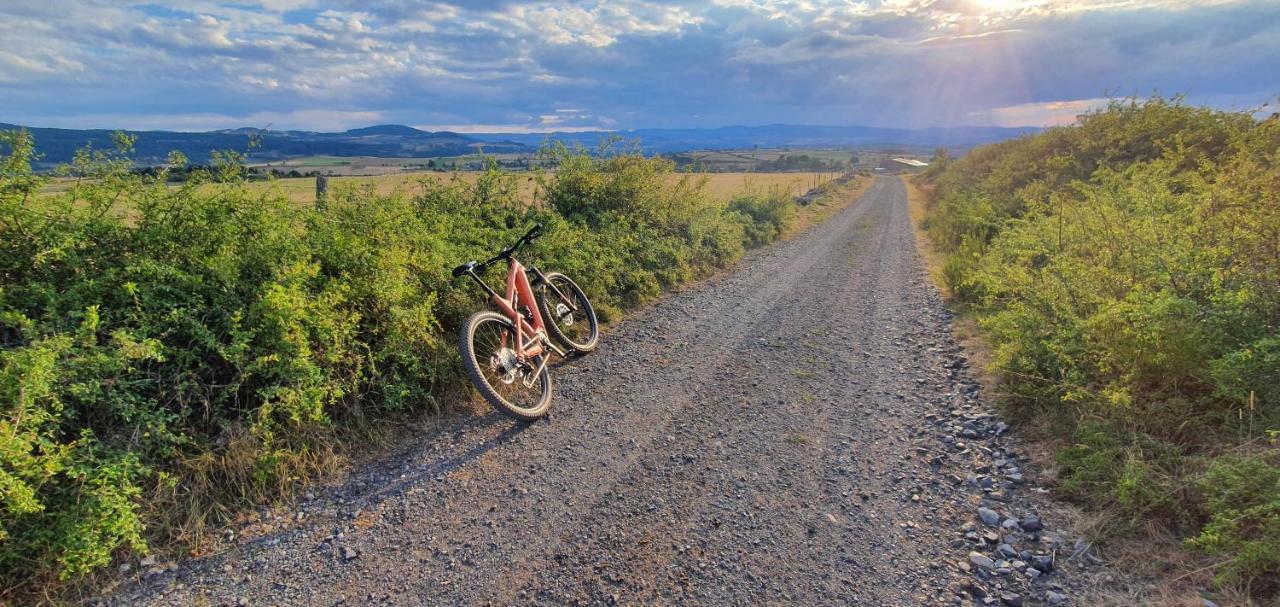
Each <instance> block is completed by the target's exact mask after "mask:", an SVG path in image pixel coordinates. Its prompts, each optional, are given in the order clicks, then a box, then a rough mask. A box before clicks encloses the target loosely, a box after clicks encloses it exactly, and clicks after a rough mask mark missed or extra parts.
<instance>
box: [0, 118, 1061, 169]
mask: <svg viewBox="0 0 1280 607" xmlns="http://www.w3.org/2000/svg"><path fill="white" fill-rule="evenodd" d="M16 128H21V127H18V126H16V125H12V124H4V123H0V130H3V129H16ZM27 128H28V129H29V130H30V131H31V133H32V135H33V136H34V137H35V142H36V151H37V153H38V154H40V160H39V163H38V164H39V166H41V167H43V168H48V167H51V166H53V165H56V164H60V163H64V162H70V161H71V159H72V158H73V156H74V154H75V152H76V150H78V149H81V148H83V147H85V146H86V145H91V146H93V147H94V148H95V149H110V148H111V145H112V144H111V133H112V131H110V130H107V129H92V130H75V129H53V128H38V127H27ZM1038 130H1039V129H1035V128H1001V127H959V128H930V129H886V128H877V127H864V126H813V125H789V124H771V125H766V126H753V127H749V126H728V127H721V128H710V129H637V130H624V131H596V132H587V133H550V134H543V133H536V134H529V133H485V134H470V135H462V134H459V133H454V132H451V131H423V130H420V129H415V128H413V127H410V126H404V125H399V124H380V125H376V126H369V127H364V128H358V129H351V130H348V131H343V132H340V133H322V132H315V131H269V130H263V129H255V128H238V129H227V130H221V131H207V132H197V133H187V132H175V131H129V132H130V133H131V134H133V135H136V136H137V138H138V140H137V143H136V145H135V151H134V155H133V158H134V159H135V160H137V161H138V162H139V163H141V164H159V163H162V162H164V161H165V158H166V157H167V156H168V154H169V152H170V151H173V150H177V151H180V152H182V153H183V154H186V156H187V158H189V159H190V160H191V161H192V162H194V163H197V164H203V163H207V162H208V161H209V156H210V153H211V152H212V151H213V150H236V151H240V152H245V151H248V152H249V157H250V159H251V160H253V161H271V160H283V159H286V158H296V157H301V156H371V157H381V158H438V157H441V156H461V155H466V154H474V153H476V152H479V151H481V150H483V151H484V152H487V153H494V154H498V153H532V152H533V151H535V150H536V149H537V148H538V146H540V145H542V144H543V143H545V142H547V141H553V140H554V141H562V142H564V143H566V144H569V145H576V144H581V145H584V146H587V147H595V146H596V145H598V144H599V143H600V142H601V141H603V140H604V139H606V138H609V137H622V138H624V139H627V140H639V141H640V143H641V145H642V146H643V147H644V149H645V151H647V152H650V153H667V152H683V151H688V150H706V149H743V148H752V147H771V148H777V147H837V146H842V147H843V146H856V147H875V148H900V149H906V150H929V149H932V148H934V147H938V146H943V147H948V148H953V149H964V148H969V147H973V146H975V145H980V144H983V143H990V142H992V141H999V140H1002V139H1009V138H1012V137H1017V136H1020V135H1024V134H1028V133H1033V132H1035V131H1038ZM252 138H257V139H258V141H257V147H255V148H253V149H252V150H250V149H249V143H250V140H251V139H252Z"/></svg>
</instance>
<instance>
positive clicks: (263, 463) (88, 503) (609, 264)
mask: <svg viewBox="0 0 1280 607" xmlns="http://www.w3.org/2000/svg"><path fill="white" fill-rule="evenodd" d="M130 143H131V142H130V141H129V140H128V138H127V137H123V136H122V137H120V140H119V149H117V150H114V151H108V152H92V151H86V152H84V153H82V154H81V155H79V156H78V157H77V160H76V162H75V163H74V164H73V165H71V166H69V167H66V168H65V169H64V171H63V173H64V176H67V177H71V178H73V180H72V182H71V185H70V187H68V188H67V189H66V190H65V191H62V192H59V193H56V194H52V195H50V194H47V193H46V194H39V192H40V190H41V187H42V185H43V184H44V182H45V181H46V178H45V177H42V176H39V175H36V174H33V173H32V171H31V168H30V162H31V160H32V149H33V147H32V141H31V139H30V137H29V136H28V135H27V134H26V133H24V132H6V133H3V134H0V153H2V155H0V600H3V597H4V596H14V595H16V594H18V593H24V592H32V591H33V589H34V588H36V587H37V586H39V585H40V584H44V583H47V582H49V581H51V580H53V579H55V578H60V579H68V578H75V577H77V576H80V575H82V574H85V573H88V572H92V571H93V570H95V569H98V568H101V567H103V566H105V565H108V564H109V563H111V562H112V560H113V558H116V557H118V556H120V555H122V554H126V553H143V552H146V551H148V550H149V546H150V545H154V544H155V542H157V541H158V542H163V543H167V542H172V541H174V540H178V541H188V542H190V541H195V539H194V538H193V537H192V536H190V535H185V534H186V533H187V532H188V531H189V530H191V529H198V528H199V526H200V523H201V522H202V521H215V522H216V521H218V520H225V518H226V517H227V516H229V514H230V513H233V512H235V511H236V510H237V509H238V508H241V507H243V506H245V505H248V504H253V503H258V502H260V501H262V500H264V499H269V498H271V497H272V496H275V495H279V494H280V492H282V491H286V490H288V488H289V487H291V486H293V485H294V484H295V483H297V482H298V481H299V480H302V479H306V478H310V477H313V476H314V475H316V474H320V473H323V472H324V471H325V470H327V469H329V468H330V467H331V466H332V465H333V463H334V462H335V460H336V458H337V457H338V456H337V455H336V451H337V445H338V444H339V442H340V440H341V438H342V436H343V431H342V430H341V429H342V428H346V427H352V426H359V425H360V424H362V423H364V422H366V421H368V420H370V419H377V418H380V417H385V416H388V415H395V414H397V413H401V412H408V411H417V410H424V409H426V410H430V409H433V408H436V407H438V405H437V403H438V402H439V399H440V397H441V396H442V394H444V393H445V391H447V390H449V389H451V388H452V389H456V388H457V387H459V386H460V385H461V383H460V382H461V379H460V378H461V375H460V373H459V362H458V359H457V353H456V346H455V343H454V339H453V335H454V331H453V328H454V327H456V326H457V324H458V323H459V322H460V320H461V319H462V318H463V317H464V316H465V315H466V314H468V313H469V312H470V311H472V310H473V309H475V308H476V307H477V306H478V305H480V304H481V302H480V300H479V298H478V297H477V294H476V293H475V292H474V290H472V289H469V288H467V287H466V285H462V284H455V282H454V281H453V280H452V279H451V277H450V275H449V270H450V268H452V267H453V266H454V265H456V264H458V263H460V262H462V261H465V260H468V259H478V258H483V257H484V256H485V254H487V253H491V252H492V251H493V250H495V249H496V248H497V247H498V246H500V245H503V244H506V243H509V242H511V241H512V240H513V239H514V238H516V237H517V236H518V235H519V234H520V233H522V232H523V230H525V229H526V228H527V227H528V226H529V225H530V224H532V223H534V222H541V223H543V224H545V225H546V227H547V229H546V236H545V237H544V238H542V239H540V240H539V241H538V243H537V246H536V247H534V248H532V249H530V254H531V255H532V256H534V257H535V258H536V259H534V261H540V262H545V265H547V266H548V267H552V268H555V269H557V270H562V271H564V272H566V273H568V274H569V275H571V276H573V277H574V279H575V280H576V281H578V283H579V284H581V285H582V286H583V288H584V289H585V290H586V291H587V292H588V293H589V294H590V295H591V297H592V298H593V300H594V301H595V302H596V304H597V307H598V308H599V311H600V313H601V316H602V317H603V318H604V319H606V320H607V319H608V318H610V317H613V316H615V315H616V314H617V313H618V312H619V311H621V310H623V309H626V308H628V307H632V306H636V305H638V304H641V303H643V302H645V301H647V300H650V299H652V298H653V297H655V296H657V295H658V294H659V293H660V292H661V291H662V290H663V289H667V288H670V287H672V286H674V285H678V284H680V283H683V282H686V281H689V280H692V279H695V278H697V277H699V276H702V275H705V274H707V273H709V272H712V271H714V270H715V269H717V268H722V267H725V266H726V265H728V264H731V263H733V262H734V261H735V260H737V259H738V258H740V257H741V256H742V255H743V253H744V251H745V249H746V248H748V247H752V246H758V245H761V244H764V243H766V242H769V241H770V240H772V239H774V238H776V237H777V236H778V234H779V233H780V230H781V229H782V227H784V226H785V225H786V224H787V223H788V221H789V218H790V217H791V214H792V211H793V208H792V207H793V206H794V205H793V204H792V203H791V201H790V198H789V197H788V196H786V195H785V194H782V193H780V192H775V193H773V194H771V195H756V196H753V197H750V198H744V199H741V200H735V201H733V202H731V203H729V204H725V203H723V202H714V201H712V200H710V199H709V198H708V195H707V193H706V192H705V188H704V185H703V182H701V181H700V180H699V179H698V178H696V177H692V176H690V177H686V178H681V179H674V178H672V176H671V174H672V172H673V166H672V164H671V163H670V162H668V161H665V160H661V159H653V158H644V157H643V156H641V155H639V154H637V153H634V152H631V151H628V150H625V149H622V150H604V152H603V153H600V154H587V153H584V152H582V151H580V150H569V149H565V148H559V149H556V150H551V151H550V152H549V153H550V154H553V155H555V156H556V158H555V161H556V164H558V166H559V168H558V170H557V171H556V172H555V173H554V174H547V175H543V176H541V177H540V178H539V179H540V183H539V190H540V192H541V197H540V200H539V201H538V202H537V203H536V204H534V205H529V204H528V203H527V202H526V201H522V200H520V197H519V188H518V187H517V182H516V180H515V178H513V177H511V176H509V175H506V174H503V173H502V172H500V171H498V170H490V171H488V172H486V173H484V174H483V175H482V176H481V177H480V178H479V179H477V180H475V181H474V182H464V181H462V180H454V181H453V182H449V183H434V184H431V183H428V184H424V186H423V190H422V191H421V193H420V194H416V195H414V196H412V197H409V196H405V195H400V194H391V195H383V194H378V193H376V192H375V191H373V190H372V189H371V188H370V189H347V190H339V191H337V192H331V194H330V196H329V199H328V200H327V201H326V204H325V205H324V207H323V208H322V209H318V208H314V207H310V206H300V205H298V204H296V203H293V202H290V201H289V200H287V199H286V198H285V197H284V196H283V195H281V194H279V193H273V192H271V191H270V190H263V189H261V188H252V187H247V186H246V182H245V179H244V168H243V165H242V163H241V162H240V158H239V157H238V156H236V155H235V154H220V155H218V156H217V158H216V160H217V162H216V163H215V166H214V167H213V168H211V169H210V170H207V171H197V172H195V173H194V174H193V178H192V179H191V180H189V181H187V182H185V183H184V184H182V185H181V186H180V187H177V188H174V187H170V186H169V185H168V184H166V180H165V175H164V172H163V171H161V172H159V174H154V175H150V176H142V175H138V174H136V173H135V172H133V171H131V168H132V167H131V163H130V162H129V160H128V156H127V153H128V150H129V146H130ZM171 163H172V166H174V167H178V166H182V164H183V159H182V158H181V157H177V156H175V157H174V158H172V159H171ZM175 535H178V537H175Z"/></svg>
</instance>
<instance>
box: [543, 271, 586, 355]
mask: <svg viewBox="0 0 1280 607" xmlns="http://www.w3.org/2000/svg"><path fill="white" fill-rule="evenodd" d="M546 281H547V285H554V286H555V288H556V289H557V290H559V292H560V293H562V294H564V296H565V299H561V298H560V296H559V295H557V294H556V291H554V290H552V289H551V288H549V287H548V286H547V285H543V287H542V288H541V289H538V311H539V312H540V313H541V314H542V320H543V322H544V323H546V325H547V333H548V334H550V335H551V337H553V338H555V340H556V341H558V342H560V343H562V344H564V345H565V346H568V347H569V348H572V349H573V351H574V352H577V353H578V354H586V353H588V352H590V351H592V350H595V349H596V346H597V345H599V343H600V322H599V321H598V320H597V319H596V311H595V309H594V308H592V307H591V301H590V300H588V299H587V294H586V293H583V292H582V288H581V287H579V286H578V283H575V282H573V281H572V280H570V279H569V277H568V276H565V275H564V274H561V273H559V272H548V273H547V274H546Z"/></svg>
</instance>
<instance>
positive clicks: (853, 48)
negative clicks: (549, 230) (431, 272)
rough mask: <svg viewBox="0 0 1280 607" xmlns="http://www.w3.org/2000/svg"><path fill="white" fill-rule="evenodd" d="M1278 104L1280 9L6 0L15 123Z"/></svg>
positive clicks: (915, 2)
mask: <svg viewBox="0 0 1280 607" xmlns="http://www.w3.org/2000/svg"><path fill="white" fill-rule="evenodd" d="M1156 92H1158V93H1161V94H1166V95H1168V94H1174V93H1181V94H1185V95H1186V96H1187V97H1188V99H1189V100H1191V101H1193V102H1197V103H1205V104H1210V105H1215V106H1219V107H1224V108H1231V109H1251V108H1255V107H1257V106H1260V105H1261V104H1262V103H1264V102H1267V101H1268V100H1273V99H1274V98H1275V96H1276V95H1278V94H1280V1H1277V0H1269V1H1265V2H1263V1H1253V2H1241V1H1231V0H1202V1H1196V2H1193V1H1189V0H1096V1H1086V0H1029V1H1026V2H1019V1H1013V0H880V1H874V0H872V1H866V2H847V1H842V2H828V1H824V0H710V1H705V2H667V1H662V0H650V1H631V0H619V1H609V2H518V1H507V0H479V1H476V2H466V3H463V2H434V1H433V2H414V1H408V0H396V1H391V0H314V1H313V0H238V1H236V2H233V3H228V2H217V1H211V0H190V1H174V2H164V1H162V0H154V1H152V2H147V3H135V2H128V1H119V0H117V1H110V0H3V1H0V122H15V123H21V124H27V125H31V126H60V127H72V128H87V127H99V128H128V129H148V128H155V129H176V130H207V129H219V128H232V127H239V126H265V125H267V124H271V125H272V128H299V129H314V130H340V129H346V128H352V127H357V126H365V125H369V124H378V123H400V124H409V125H413V126H419V127H422V128H428V129H439V128H450V129H454V130H462V131H490V132H492V131H549V130H575V129H616V128H644V127H715V126H724V125H731V124H746V125H758V124H769V123H794V124H836V125H873V126H902V127H924V126H955V125H1004V126H1015V125H1045V124H1057V123H1063V122H1067V121H1070V120H1071V119H1072V118H1073V117H1074V116H1075V115H1076V114H1078V113H1080V112H1081V111H1084V110H1086V109H1088V108H1089V107H1093V106H1096V105H1097V104H1098V103H1100V102H1101V101H1100V100H1102V99H1103V98H1105V97H1107V96H1124V95H1131V94H1137V95H1140V96H1145V95H1149V94H1151V93H1156Z"/></svg>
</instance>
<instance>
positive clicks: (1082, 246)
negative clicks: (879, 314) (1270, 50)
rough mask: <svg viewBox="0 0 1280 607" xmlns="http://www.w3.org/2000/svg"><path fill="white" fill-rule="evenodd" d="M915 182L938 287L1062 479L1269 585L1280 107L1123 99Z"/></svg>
mask: <svg viewBox="0 0 1280 607" xmlns="http://www.w3.org/2000/svg"><path fill="white" fill-rule="evenodd" d="M917 183H918V185H920V186H921V187H922V188H924V189H925V190H926V191H927V192H928V193H929V195H928V198H927V201H926V207H927V212H926V218H925V220H924V226H925V229H926V230H927V233H928V234H929V236H930V237H931V240H932V241H933V242H934V243H935V245H936V246H937V247H939V248H940V249H941V250H942V252H943V255H944V261H943V267H942V272H941V274H942V277H943V280H944V282H945V284H946V286H947V288H948V289H949V290H950V292H951V294H952V296H953V297H954V299H955V300H956V301H957V302H958V304H959V305H960V306H961V308H962V309H963V313H964V314H966V315H968V316H969V317H971V318H973V319H976V322H977V323H978V325H979V326H980V328H981V330H982V333H983V334H984V336H985V337H986V341H987V342H988V343H989V345H990V348H991V364H992V366H993V367H994V371H995V372H996V373H997V374H998V375H999V377H1000V381H1001V386H1000V388H1001V391H1002V392H1003V393H1004V395H1005V396H1006V399H1005V400H1006V406H1007V408H1008V410H1009V412H1010V413H1011V414H1013V415H1014V416H1016V417H1018V418H1021V419H1022V420H1023V421H1024V422H1026V427H1028V428H1031V429H1033V431H1037V432H1039V433H1041V434H1042V435H1044V436H1046V437H1047V438H1049V439H1050V444H1052V445H1054V452H1055V457H1056V463H1057V465H1058V468H1059V483H1060V489H1061V490H1063V491H1065V492H1066V493H1067V494H1068V495H1070V496H1072V497H1073V498H1075V499H1076V500H1078V501H1080V502H1081V503H1083V504H1086V505H1088V506H1091V507H1093V508H1094V509H1095V511H1097V512H1099V513H1102V514H1103V515H1104V516H1105V520H1106V521H1107V522H1108V525H1107V531H1108V532H1110V533H1113V534H1130V535H1138V534H1141V533H1144V532H1151V531H1152V530H1153V529H1159V530H1162V531H1163V532H1172V533H1174V534H1176V535H1177V536H1178V537H1180V538H1182V539H1183V540H1184V544H1185V546H1186V547H1187V548H1189V549H1192V550H1194V551H1198V552H1200V553H1202V554H1204V555H1205V561H1207V565H1206V566H1205V569H1204V570H1205V571H1207V572H1212V574H1213V575H1214V577H1215V579H1216V581H1217V582H1218V584H1219V585H1221V586H1222V587H1224V588H1227V589H1234V590H1236V591H1239V592H1241V593H1242V594H1244V595H1252V596H1254V597H1263V596H1275V593H1276V592H1277V590H1280V442H1278V441H1280V117H1277V116H1276V115H1272V116H1271V117H1270V118H1267V119H1262V120H1259V119H1257V118H1255V116H1254V115H1252V114H1250V113H1245V112H1221V111H1215V110H1210V109H1205V108H1198V107H1193V106H1189V105H1187V104H1185V103H1183V102H1182V101H1181V100H1180V99H1163V98H1152V99H1146V100H1125V101H1115V102H1112V103H1111V104H1110V105H1109V106H1108V107H1106V108H1105V109H1102V110H1099V111H1096V112H1093V113H1090V114H1087V115H1085V116H1083V117H1082V118H1081V119H1080V120H1079V121H1078V123H1077V124H1076V125H1074V126H1070V127H1063V128H1054V129H1050V130H1048V131H1046V132H1043V133H1041V134H1038V135H1034V136H1030V137H1024V138H1021V139H1017V140H1012V141H1008V142H1003V143H998V144H993V145H988V146H983V147H981V148H978V149H975V150H973V151H971V152H970V153H969V154H967V155H965V156H964V157H963V158H961V159H958V160H950V159H947V158H946V157H945V155H939V156H938V157H936V158H935V162H934V163H933V164H932V166H931V167H930V168H929V169H928V171H927V172H926V173H925V174H924V175H922V176H921V177H920V178H919V179H918V180H917Z"/></svg>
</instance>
